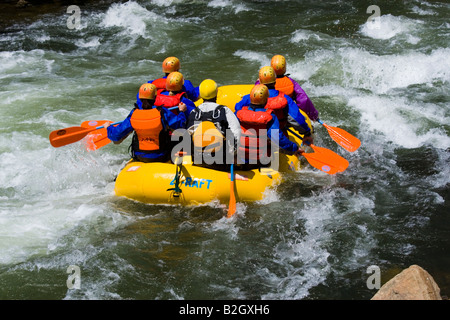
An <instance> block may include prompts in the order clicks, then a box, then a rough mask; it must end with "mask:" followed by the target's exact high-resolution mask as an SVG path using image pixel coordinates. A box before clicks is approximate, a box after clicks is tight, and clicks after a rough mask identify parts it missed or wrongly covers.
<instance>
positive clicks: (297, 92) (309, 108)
mask: <svg viewBox="0 0 450 320" xmlns="http://www.w3.org/2000/svg"><path fill="white" fill-rule="evenodd" d="M286 77H288V76H286ZM288 78H289V80H291V81H292V83H293V84H294V93H293V96H292V99H293V100H294V101H295V103H296V104H297V106H298V108H299V109H301V110H302V111H304V112H305V113H306V114H307V115H308V117H309V119H311V120H312V121H316V120H317V119H318V118H319V112H318V111H317V109H316V108H315V107H314V105H313V103H312V101H311V99H309V97H308V96H307V95H306V92H305V91H304V90H303V89H302V88H301V87H300V85H299V84H298V82H297V81H295V80H294V79H292V78H291V77H288ZM255 84H259V80H258V81H256V83H255Z"/></svg>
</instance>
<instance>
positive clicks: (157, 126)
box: [130, 108, 168, 152]
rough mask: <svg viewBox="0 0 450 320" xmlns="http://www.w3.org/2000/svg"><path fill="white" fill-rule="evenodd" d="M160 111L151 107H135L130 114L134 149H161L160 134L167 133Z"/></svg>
mask: <svg viewBox="0 0 450 320" xmlns="http://www.w3.org/2000/svg"><path fill="white" fill-rule="evenodd" d="M161 118H162V116H161V111H160V110H158V109H156V108H153V109H146V110H141V109H135V110H134V112H133V114H132V115H131V118H130V122H131V126H132V127H133V129H134V131H135V135H134V137H133V142H132V145H133V149H134V150H135V151H144V152H145V151H158V150H160V149H161V144H162V141H161V140H163V138H162V136H161V134H162V133H163V134H168V133H166V130H164V126H163V123H162V119H161Z"/></svg>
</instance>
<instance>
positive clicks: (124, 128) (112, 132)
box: [105, 110, 134, 144]
mask: <svg viewBox="0 0 450 320" xmlns="http://www.w3.org/2000/svg"><path fill="white" fill-rule="evenodd" d="M133 111H134V110H133ZM133 111H131V112H130V114H129V115H128V117H127V118H126V119H125V120H124V121H122V122H121V123H120V124H119V125H117V126H110V125H109V123H108V124H106V125H105V127H106V132H107V134H108V139H109V140H111V141H113V142H114V143H115V144H119V143H121V142H122V141H123V140H124V139H125V138H126V137H128V135H129V134H130V133H132V132H133V131H134V129H133V127H132V126H131V121H130V118H131V115H132V114H133Z"/></svg>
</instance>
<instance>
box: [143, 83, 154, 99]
mask: <svg viewBox="0 0 450 320" xmlns="http://www.w3.org/2000/svg"><path fill="white" fill-rule="evenodd" d="M155 98H156V86H155V85H154V84H151V83H144V84H143V85H142V86H141V87H140V88H139V99H150V100H154V99H155Z"/></svg>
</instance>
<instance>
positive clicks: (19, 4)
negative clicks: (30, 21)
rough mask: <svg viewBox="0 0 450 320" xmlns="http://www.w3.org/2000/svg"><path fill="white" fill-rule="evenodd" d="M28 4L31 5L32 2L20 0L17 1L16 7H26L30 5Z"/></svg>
mask: <svg viewBox="0 0 450 320" xmlns="http://www.w3.org/2000/svg"><path fill="white" fill-rule="evenodd" d="M28 6H31V4H30V3H29V2H28V1H25V0H19V1H17V3H16V8H25V7H28Z"/></svg>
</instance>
